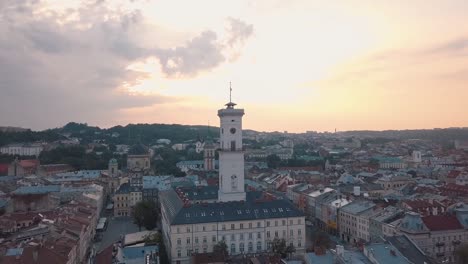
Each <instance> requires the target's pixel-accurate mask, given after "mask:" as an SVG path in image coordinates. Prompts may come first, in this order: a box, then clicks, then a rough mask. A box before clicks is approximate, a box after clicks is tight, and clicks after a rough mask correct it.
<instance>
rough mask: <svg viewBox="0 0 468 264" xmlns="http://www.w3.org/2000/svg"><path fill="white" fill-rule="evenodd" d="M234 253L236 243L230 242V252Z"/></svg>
mask: <svg viewBox="0 0 468 264" xmlns="http://www.w3.org/2000/svg"><path fill="white" fill-rule="evenodd" d="M234 253H236V244H234V243H232V244H231V254H234Z"/></svg>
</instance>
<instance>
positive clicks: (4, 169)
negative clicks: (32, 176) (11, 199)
mask: <svg viewBox="0 0 468 264" xmlns="http://www.w3.org/2000/svg"><path fill="white" fill-rule="evenodd" d="M9 166H10V165H9V164H5V163H2V164H0V175H2V174H3V175H6V174H8V167H9Z"/></svg>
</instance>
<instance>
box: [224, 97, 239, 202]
mask: <svg viewBox="0 0 468 264" xmlns="http://www.w3.org/2000/svg"><path fill="white" fill-rule="evenodd" d="M235 105H236V104H235V103H233V102H232V101H230V102H229V103H227V104H226V108H225V109H220V110H218V116H219V118H220V121H221V124H220V151H219V191H218V200H219V201H221V202H228V201H241V200H244V201H245V191H244V152H243V150H242V116H243V115H244V109H234V106H235Z"/></svg>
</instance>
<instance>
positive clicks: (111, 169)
mask: <svg viewBox="0 0 468 264" xmlns="http://www.w3.org/2000/svg"><path fill="white" fill-rule="evenodd" d="M108 173H109V176H111V177H116V176H117V175H118V173H119V164H118V163H117V160H116V159H114V158H112V159H110V160H109V166H108Z"/></svg>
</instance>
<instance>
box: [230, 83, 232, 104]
mask: <svg viewBox="0 0 468 264" xmlns="http://www.w3.org/2000/svg"><path fill="white" fill-rule="evenodd" d="M229 102H230V103H232V86H231V82H229Z"/></svg>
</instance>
